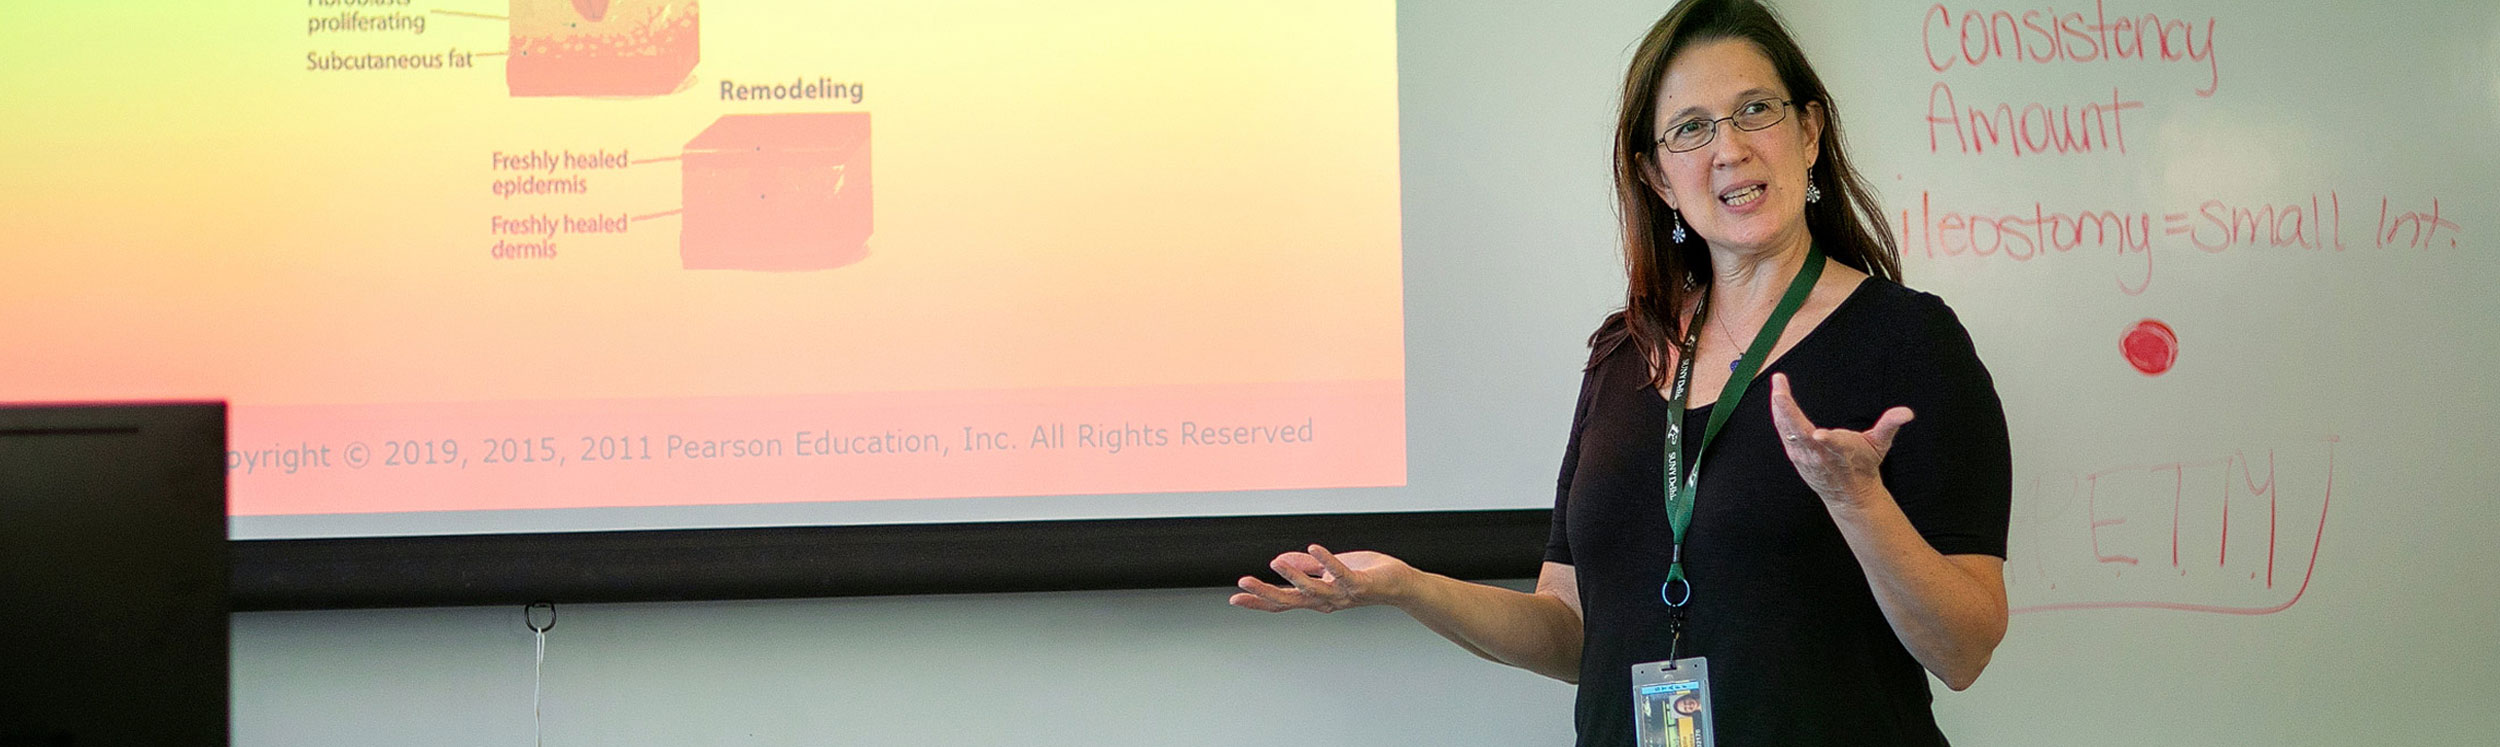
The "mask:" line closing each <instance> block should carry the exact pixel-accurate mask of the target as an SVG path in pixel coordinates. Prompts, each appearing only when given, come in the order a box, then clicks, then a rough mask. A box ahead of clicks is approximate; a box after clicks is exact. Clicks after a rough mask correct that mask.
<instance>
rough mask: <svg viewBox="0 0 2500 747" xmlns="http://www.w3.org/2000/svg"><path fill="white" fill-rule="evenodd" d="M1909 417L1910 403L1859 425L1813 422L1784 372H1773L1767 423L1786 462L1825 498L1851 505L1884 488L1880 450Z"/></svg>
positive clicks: (1889, 444)
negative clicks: (1785, 454) (1872, 423)
mask: <svg viewBox="0 0 2500 747" xmlns="http://www.w3.org/2000/svg"><path fill="white" fill-rule="evenodd" d="M1913 417H1916V414H1915V413H1912V412H1910V408H1907V407H1895V408H1892V409H1890V410H1885V411H1884V415H1883V417H1881V418H1878V419H1876V421H1875V427H1872V428H1868V429H1866V430H1863V431H1853V430H1849V429H1846V428H1817V427H1815V426H1814V421H1812V420H1808V419H1806V412H1805V410H1802V409H1799V408H1798V407H1797V398H1796V395H1794V394H1792V393H1790V392H1789V389H1788V375H1787V374H1771V426H1772V428H1773V429H1775V430H1777V431H1778V432H1779V436H1780V447H1781V448H1784V449H1787V450H1788V461H1789V463H1791V464H1795V465H1797V476H1799V477H1803V478H1805V481H1806V486H1807V487H1811V488H1814V493H1815V494H1816V495H1819V496H1822V497H1823V500H1824V501H1825V502H1828V503H1834V504H1839V505H1850V506H1854V505H1857V504H1858V502H1859V501H1862V500H1865V499H1867V497H1869V496H1878V495H1885V494H1886V493H1885V491H1884V488H1883V483H1884V476H1883V466H1884V455H1885V454H1887V453H1890V452H1891V451H1892V437H1893V435H1894V434H1896V433H1899V432H1901V426H1902V425H1903V424H1905V423H1908V422H1910V419H1911V418H1913Z"/></svg>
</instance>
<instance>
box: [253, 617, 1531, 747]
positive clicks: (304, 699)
mask: <svg viewBox="0 0 2500 747" xmlns="http://www.w3.org/2000/svg"><path fill="white" fill-rule="evenodd" d="M1227 593H1228V592H1227V590H1223V589H1183V590H1156V591H1119V592H1084V593H1054V594H1007V595H962V596H937V597H884V598H860V599H832V600H798V601H764V602H719V603H696V604H633V605H565V606H561V607H559V608H558V610H557V611H558V622H557V625H556V627H555V629H554V630H552V631H550V632H549V634H548V653H547V660H546V665H545V670H544V674H545V680H544V687H545V689H544V691H543V692H544V698H545V701H544V702H545V722H544V728H545V736H546V743H547V744H567V745H572V744H597V745H702V744H787V745H800V744H804V745H1086V746H1088V747H1093V746H1098V745H1183V744H1186V745H1275V744H1289V743H1290V744H1299V745H1314V746H1317V745H1391V744H1486V745H1522V744H1557V743H1568V741H1569V740H1570V738H1571V696H1572V689H1571V687H1570V686H1569V685H1565V684H1562V683H1559V682H1556V681H1553V680H1548V679H1545V678H1542V677H1538V676H1535V675H1531V674H1527V673H1525V672H1522V671H1520V670H1515V669H1509V668H1506V667H1502V666H1499V665H1495V664H1492V663H1489V662H1485V661H1482V660H1480V659H1477V658H1475V657H1473V656H1471V655H1469V654H1467V653H1465V652H1463V651H1460V650H1459V649H1458V648H1457V647H1455V646H1451V645H1449V644H1448V643H1446V642H1444V641H1442V640H1441V639H1440V638H1439V637H1437V636H1435V635H1433V634H1432V633H1431V632H1429V631H1426V630H1424V629H1423V627H1422V626H1420V625H1416V624H1415V623H1414V622H1413V621H1411V620H1409V619H1407V617H1406V616H1405V615H1404V614H1402V613H1399V612H1397V611H1395V610H1387V609H1378V608H1365V609H1357V610H1349V611H1345V612H1340V613H1336V614H1333V615H1326V616H1323V615H1318V614H1307V613H1306V614H1290V615H1269V614H1266V613H1258V612H1251V611H1247V610H1241V609H1235V608H1233V607H1230V606H1227V605H1225V604H1224V597H1225V596H1226V595H1227ZM532 643H533V642H532V640H531V634H530V632H529V630H528V629H527V628H525V627H524V626H523V623H522V616H521V608H520V607H517V606H515V607H502V608H451V609H403V610H369V611H338V612H262V613H247V614H239V615H236V616H235V618H234V742H235V744H238V745H295V744H355V745H369V746H372V747H384V746H387V745H446V744H458V745H479V744H527V743H529V739H530V732H531V716H530V685H531V674H530V665H531V656H532Z"/></svg>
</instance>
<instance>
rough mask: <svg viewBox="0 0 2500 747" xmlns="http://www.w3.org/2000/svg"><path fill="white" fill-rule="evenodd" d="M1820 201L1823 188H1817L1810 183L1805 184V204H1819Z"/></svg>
mask: <svg viewBox="0 0 2500 747" xmlns="http://www.w3.org/2000/svg"><path fill="white" fill-rule="evenodd" d="M1822 199H1823V188H1822V187H1817V186H1814V184H1813V183H1812V182H1808V183H1807V184H1806V202H1808V203H1813V202H1820V201H1822Z"/></svg>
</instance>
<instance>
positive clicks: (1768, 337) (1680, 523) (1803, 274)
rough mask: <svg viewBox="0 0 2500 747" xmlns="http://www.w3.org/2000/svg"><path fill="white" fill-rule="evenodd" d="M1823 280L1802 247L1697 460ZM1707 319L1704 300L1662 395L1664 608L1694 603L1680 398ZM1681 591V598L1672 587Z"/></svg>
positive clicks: (1691, 478) (1695, 473)
mask: <svg viewBox="0 0 2500 747" xmlns="http://www.w3.org/2000/svg"><path fill="white" fill-rule="evenodd" d="M1822 277H1823V249H1822V247H1818V246H1814V245H1811V244H1809V245H1807V247H1806V264H1805V267H1802V268H1799V269H1798V270H1797V277H1796V278H1795V279H1793V280H1790V281H1788V292H1787V294H1785V295H1782V296H1780V304H1779V306H1778V307H1776V308H1773V309H1772V310H1771V318H1769V319H1764V320H1762V330H1761V331H1759V332H1756V333H1754V336H1753V347H1750V348H1746V349H1745V357H1743V358H1739V359H1737V360H1736V363H1735V364H1734V365H1735V370H1734V371H1732V372H1731V373H1729V374H1728V377H1727V384H1726V385H1725V386H1721V387H1719V403H1718V405H1717V406H1716V407H1715V408H1713V409H1712V410H1711V411H1710V427H1709V429H1708V430H1704V431H1702V432H1701V450H1700V453H1701V454H1702V456H1708V455H1709V453H1710V441H1711V440H1712V439H1715V438H1718V437H1719V426H1722V425H1726V424H1727V419H1728V416H1730V415H1733V414H1735V412H1736V401H1737V400H1740V399H1743V398H1744V397H1745V389H1746V388H1748V387H1750V386H1752V384H1753V377H1754V374H1757V373H1761V371H1762V361H1763V359H1765V358H1769V357H1771V348H1772V347H1774V346H1776V345H1778V344H1779V340H1780V334H1781V333H1782V332H1784V331H1786V330H1787V329H1788V319H1789V317H1793V316H1796V315H1797V308H1798V307H1800V306H1804V305H1805V303H1806V296H1809V295H1812V294H1813V293H1814V282H1815V281H1816V280H1818V279H1821V278H1822ZM1709 315H1710V297H1709V296H1703V297H1702V300H1701V303H1700V304H1699V305H1698V306H1695V307H1694V309H1693V323H1692V325H1691V328H1690V329H1687V330H1685V334H1684V350H1685V351H1686V352H1685V354H1684V355H1682V356H1679V357H1681V358H1682V360H1680V361H1677V362H1676V364H1675V387H1674V389H1673V390H1671V391H1670V393H1669V394H1668V395H1667V482H1666V495H1667V524H1668V526H1671V527H1674V528H1675V550H1674V555H1673V559H1672V560H1670V561H1668V565H1667V580H1666V582H1665V583H1661V584H1659V585H1658V599H1659V601H1662V602H1666V603H1667V606H1669V607H1683V606H1684V603H1686V602H1690V601H1692V600H1693V582H1691V581H1686V580H1685V579H1684V531H1685V530H1686V529H1688V528H1691V527H1692V525H1693V493H1694V491H1695V490H1697V489H1698V488H1700V487H1701V460H1700V459H1699V458H1698V457H1696V458H1695V459H1694V460H1693V468H1692V469H1691V470H1690V471H1687V470H1685V469H1684V397H1685V395H1686V394H1687V393H1688V392H1689V390H1690V388H1691V386H1692V383H1693V356H1692V351H1695V350H1699V349H1700V344H1701V325H1702V323H1703V322H1704V321H1705V320H1707V319H1708V318H1709ZM1677 586H1682V587H1683V590H1682V593H1680V594H1679V593H1677V591H1676V587H1677Z"/></svg>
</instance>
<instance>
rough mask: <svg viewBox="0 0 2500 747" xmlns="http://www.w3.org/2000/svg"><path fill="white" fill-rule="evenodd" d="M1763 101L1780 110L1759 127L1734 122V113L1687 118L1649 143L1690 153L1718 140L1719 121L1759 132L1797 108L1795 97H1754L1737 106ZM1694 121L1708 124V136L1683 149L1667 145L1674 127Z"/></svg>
mask: <svg viewBox="0 0 2500 747" xmlns="http://www.w3.org/2000/svg"><path fill="white" fill-rule="evenodd" d="M1764 103H1778V104H1779V105H1780V110H1779V115H1780V116H1779V118H1778V119H1774V120H1771V121H1769V122H1765V123H1763V125H1762V126H1761V127H1746V126H1744V125H1740V124H1737V123H1736V117H1737V116H1738V115H1734V114H1730V115H1727V116H1724V117H1718V118H1714V119H1695V120H1688V121H1686V122H1679V123H1677V124H1676V125H1675V126H1673V127H1668V128H1667V134H1665V135H1660V136H1658V140H1657V142H1654V143H1651V145H1652V146H1655V147H1656V148H1658V149H1659V150H1662V151H1666V152H1668V153H1691V152H1693V151H1697V150H1701V149H1703V148H1708V147H1710V144H1711V143H1715V142H1718V141H1719V123H1720V122H1726V123H1727V126H1729V127H1733V128H1736V130H1737V131H1738V132H1761V131H1763V130H1768V129H1771V128H1773V127H1778V126H1779V125H1780V123H1781V122H1786V121H1788V110H1790V109H1795V108H1797V100H1796V99H1755V100H1752V101H1747V102H1745V103H1744V104H1740V105H1738V108H1740V109H1741V108H1743V107H1745V106H1750V105H1753V104H1764ZM1694 122H1699V123H1703V124H1707V125H1709V126H1710V129H1709V133H1710V134H1709V136H1708V137H1706V138H1704V139H1703V140H1702V141H1701V142H1699V143H1694V144H1693V147H1690V148H1685V149H1683V150H1676V149H1675V148H1674V146H1670V145H1667V140H1668V139H1670V138H1673V137H1675V128H1676V127H1681V126H1684V125H1686V124H1691V123H1694Z"/></svg>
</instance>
